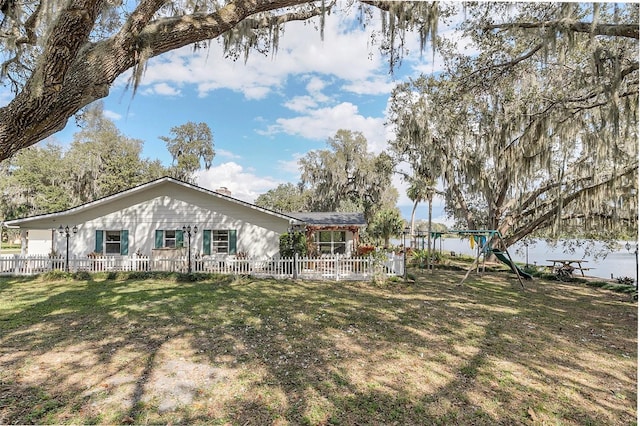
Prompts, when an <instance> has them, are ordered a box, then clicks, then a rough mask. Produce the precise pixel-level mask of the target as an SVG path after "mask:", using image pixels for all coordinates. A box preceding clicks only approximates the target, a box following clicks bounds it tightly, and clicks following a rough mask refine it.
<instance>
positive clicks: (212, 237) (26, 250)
mask: <svg viewBox="0 0 640 426" xmlns="http://www.w3.org/2000/svg"><path fill="white" fill-rule="evenodd" d="M365 225H366V223H365V221H364V217H363V215H362V214H360V213H313V214H311V213H279V212H276V211H273V210H269V209H265V208H262V207H258V206H256V205H254V204H251V203H247V202H245V201H241V200H238V199H236V198H234V197H232V196H230V195H228V194H226V193H223V192H217V191H211V190H208V189H205V188H201V187H199V186H196V185H192V184H189V183H185V182H182V181H179V180H176V179H173V178H170V177H163V178H160V179H157V180H154V181H151V182H148V183H145V184H142V185H139V186H136V187H133V188H131V189H127V190H125V191H122V192H119V193H116V194H113V195H110V196H107V197H104V198H101V199H98V200H95V201H92V202H89V203H86V204H82V205H80V206H77V207H73V208H71V209H68V210H64V211H60V212H56V213H49V214H43V215H38V216H32V217H26V218H23V219H15V220H10V221H7V222H5V223H4V226H8V227H12V228H19V229H20V230H21V241H22V254H23V255H49V254H51V253H56V254H59V255H63V256H64V255H65V253H66V250H67V243H68V247H69V248H68V253H69V256H70V257H74V256H75V257H86V256H88V255H94V254H103V255H110V256H111V255H113V256H127V255H133V254H140V255H148V256H149V255H152V254H153V252H154V251H156V250H165V251H167V252H169V251H177V250H178V249H181V250H184V249H185V248H189V249H190V250H191V253H192V254H194V255H201V256H208V255H216V254H217V255H239V254H240V253H242V254H243V255H246V256H248V257H254V258H271V257H274V256H277V255H278V254H279V241H280V235H281V234H283V233H286V232H288V231H289V229H291V227H292V226H296V227H303V228H305V229H306V231H307V235H308V236H310V237H313V241H314V244H316V248H317V253H345V254H347V255H349V254H350V253H351V252H352V251H353V250H355V248H356V247H357V242H358V238H359V229H360V227H362V226H365ZM67 227H68V230H69V231H68V237H67V234H65V233H64V232H59V231H60V230H64V229H65V228H67ZM183 227H190V228H191V230H192V232H191V233H188V232H184V231H183ZM196 227H197V231H196V230H195V229H196ZM74 231H76V232H74Z"/></svg>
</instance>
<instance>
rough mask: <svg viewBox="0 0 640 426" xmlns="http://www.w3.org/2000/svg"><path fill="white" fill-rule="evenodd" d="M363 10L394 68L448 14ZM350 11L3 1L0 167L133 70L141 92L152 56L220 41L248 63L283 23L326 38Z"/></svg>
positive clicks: (292, 1) (398, 6)
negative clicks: (409, 40)
mask: <svg viewBox="0 0 640 426" xmlns="http://www.w3.org/2000/svg"><path fill="white" fill-rule="evenodd" d="M358 7H359V8H360V11H361V14H360V18H361V24H363V25H367V24H368V23H369V22H370V21H371V18H372V16H373V12H374V11H383V12H384V14H385V16H384V19H383V20H382V22H383V27H382V29H381V30H380V31H378V32H379V33H380V34H379V35H378V36H376V37H374V38H373V39H374V40H376V41H379V43H380V46H381V49H382V50H383V51H384V52H385V53H386V54H388V55H389V58H390V64H391V67H393V65H394V64H395V63H397V62H398V61H399V58H400V57H401V54H402V52H403V51H404V48H403V42H404V40H405V37H404V34H405V31H407V30H412V29H416V30H417V31H418V32H419V33H420V36H421V40H422V45H423V46H424V45H425V43H426V40H427V38H428V37H429V35H431V34H432V33H433V32H434V31H435V29H436V27H437V20H438V16H439V15H440V14H441V13H442V8H443V6H440V5H439V3H437V2H369V1H362V2H360V3H359V4H358ZM352 8H353V3H352V2H346V3H344V4H338V3H337V2H334V1H331V2H327V1H324V0H322V1H308V0H270V1H254V0H233V1H231V0H228V1H209V0H205V1H192V0H188V1H186V2H173V1H157V0H138V1H136V2H128V3H125V4H122V3H119V2H109V1H104V0H77V1H74V2H67V1H62V0H51V1H48V2H44V1H42V0H35V1H33V2H19V1H11V0H8V1H4V2H2V7H1V8H0V15H1V16H2V20H1V22H2V30H1V31H0V70H1V72H0V79H1V80H2V83H3V84H7V85H10V86H11V88H12V90H13V93H14V94H15V96H14V98H13V99H12V100H11V102H10V103H9V104H8V105H6V106H4V107H2V108H0V161H2V160H4V159H7V158H9V157H11V156H12V155H13V154H15V153H16V152H17V151H19V150H20V149H23V148H26V147H28V146H31V145H33V144H35V143H37V142H38V141H41V140H43V139H45V138H46V137H48V136H50V135H52V134H54V133H55V132H57V131H59V130H62V129H63V128H64V126H65V124H66V122H67V120H68V119H69V118H70V117H71V116H73V115H74V114H76V113H77V112H78V111H80V110H81V109H82V108H83V107H85V106H87V105H89V104H91V103H92V102H94V101H96V100H98V99H101V98H104V97H106V96H107V95H108V94H109V90H110V88H111V85H112V84H113V82H114V81H115V80H116V78H118V76H120V75H122V74H123V73H125V72H126V71H128V70H132V73H131V80H130V83H131V86H132V87H133V90H134V92H135V90H136V88H137V87H138V85H139V83H140V81H141V80H142V75H143V72H144V69H145V66H146V64H147V62H148V61H149V59H151V58H153V57H156V56H158V55H162V54H163V53H166V52H170V51H172V50H174V49H179V48H181V47H184V46H190V45H191V46H194V48H200V47H204V46H207V41H209V40H215V39H219V40H220V42H221V43H222V45H223V46H224V50H225V53H226V55H227V56H229V57H232V58H238V57H240V56H243V57H244V58H245V60H246V58H247V56H248V55H249V53H250V52H251V51H253V50H255V51H258V52H261V53H264V52H267V51H269V50H271V51H274V52H275V51H276V50H277V47H278V40H279V38H280V36H281V35H282V33H283V30H284V26H285V25H286V23H287V22H292V21H311V20H313V19H314V18H316V19H317V24H318V27H319V28H320V37H322V35H323V30H324V22H325V18H326V16H327V15H328V14H329V13H331V12H340V11H342V10H344V11H345V12H349V11H351V10H352Z"/></svg>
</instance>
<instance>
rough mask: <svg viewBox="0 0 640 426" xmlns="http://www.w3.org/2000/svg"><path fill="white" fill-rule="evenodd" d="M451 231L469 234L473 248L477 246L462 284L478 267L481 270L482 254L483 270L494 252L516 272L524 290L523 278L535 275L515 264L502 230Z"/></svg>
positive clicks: (477, 270)
mask: <svg viewBox="0 0 640 426" xmlns="http://www.w3.org/2000/svg"><path fill="white" fill-rule="evenodd" d="M450 232H451V233H456V234H458V235H460V236H468V237H469V242H470V244H471V248H472V249H473V248H474V247H477V255H476V258H475V260H474V261H473V263H472V264H471V267H470V268H469V270H468V271H467V273H466V274H465V276H464V277H463V278H462V280H461V281H460V284H462V283H464V281H465V280H466V279H467V278H469V274H470V273H471V271H472V270H473V269H474V268H476V272H479V268H480V256H482V271H483V272H484V270H485V262H486V259H487V256H488V255H490V254H493V255H494V256H495V257H496V258H497V259H498V260H499V261H501V262H502V263H504V264H506V265H507V266H509V267H510V268H511V271H513V273H514V274H516V276H517V277H518V281H519V282H520V286H521V287H522V289H523V290H524V283H523V282H522V279H523V278H524V279H526V280H531V279H533V277H532V276H531V275H530V274H528V273H526V272H525V271H523V270H522V269H520V268H519V267H518V265H516V264H515V262H514V261H513V259H512V258H511V255H510V254H509V251H508V250H507V245H506V244H505V242H504V240H503V239H502V234H501V233H500V231H498V230H495V229H482V230H473V229H463V230H456V231H450Z"/></svg>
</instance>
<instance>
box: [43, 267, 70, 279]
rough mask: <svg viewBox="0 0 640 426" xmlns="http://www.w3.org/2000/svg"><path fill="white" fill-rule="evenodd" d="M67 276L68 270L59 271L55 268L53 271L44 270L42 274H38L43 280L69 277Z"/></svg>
mask: <svg viewBox="0 0 640 426" xmlns="http://www.w3.org/2000/svg"><path fill="white" fill-rule="evenodd" d="M69 277H70V275H69V273H68V272H65V271H60V270H57V269H56V270H53V271H49V272H45V273H44V274H42V275H40V278H41V279H43V280H44V281H59V280H67V279H69Z"/></svg>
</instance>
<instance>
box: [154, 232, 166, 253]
mask: <svg viewBox="0 0 640 426" xmlns="http://www.w3.org/2000/svg"><path fill="white" fill-rule="evenodd" d="M163 243H164V231H163V230H161V229H157V230H156V247H155V248H157V249H159V248H162V247H163V246H164V244H163Z"/></svg>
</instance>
